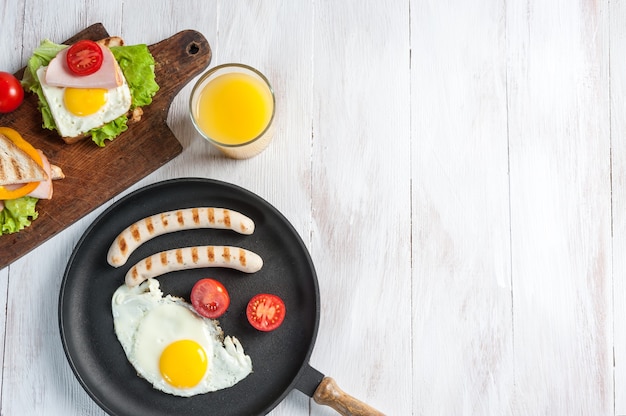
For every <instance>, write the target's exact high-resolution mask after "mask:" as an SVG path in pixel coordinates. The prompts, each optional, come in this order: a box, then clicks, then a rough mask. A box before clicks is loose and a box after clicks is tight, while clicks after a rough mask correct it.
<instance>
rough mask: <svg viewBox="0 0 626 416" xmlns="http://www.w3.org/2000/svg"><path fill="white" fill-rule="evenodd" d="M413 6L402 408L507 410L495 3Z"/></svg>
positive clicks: (506, 282) (505, 237)
mask: <svg viewBox="0 0 626 416" xmlns="http://www.w3.org/2000/svg"><path fill="white" fill-rule="evenodd" d="M414 6H415V7H412V8H411V12H412V17H413V18H412V19H411V21H412V22H413V23H412V27H415V28H419V29H418V30H415V31H412V32H411V34H412V36H411V40H412V42H411V46H412V48H411V49H412V53H411V57H412V59H411V68H412V71H411V75H412V77H411V104H412V105H411V114H412V118H411V120H412V123H411V136H412V138H413V146H412V156H413V159H412V165H413V171H412V201H413V205H412V206H413V215H412V218H413V221H412V224H413V246H412V252H413V272H412V276H413V278H412V281H413V285H412V288H413V326H412V328H413V332H412V334H413V339H414V344H413V360H414V361H413V368H414V370H413V380H414V391H415V394H414V395H413V411H414V414H442V415H443V414H449V415H452V414H467V415H470V414H472V415H474V414H476V415H496V414H497V415H506V414H509V413H510V412H511V410H512V406H513V397H514V396H513V387H514V383H515V379H514V362H513V360H514V351H513V327H512V316H511V308H512V287H511V273H510V270H511V263H510V262H511V260H510V258H511V250H510V218H509V203H508V201H509V177H508V169H509V166H508V140H507V133H508V132H507V130H508V127H507V66H506V62H507V55H506V44H505V37H504V33H505V31H506V26H505V13H506V9H505V5H504V2H502V1H499V0H495V1H487V2H482V3H481V4H480V6H478V7H477V5H476V4H470V3H467V4H465V3H464V4H463V5H461V4H460V3H458V2H457V3H455V2H415V4H414ZM444 397H445V398H446V399H445V400H442V398H444Z"/></svg>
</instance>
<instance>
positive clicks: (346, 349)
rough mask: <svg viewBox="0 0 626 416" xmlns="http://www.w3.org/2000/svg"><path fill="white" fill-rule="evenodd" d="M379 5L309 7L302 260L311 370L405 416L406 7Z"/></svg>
mask: <svg viewBox="0 0 626 416" xmlns="http://www.w3.org/2000/svg"><path fill="white" fill-rule="evenodd" d="M379 4H380V3H379V2H377V1H362V0H351V1H343V2H335V1H317V2H315V10H314V13H315V21H314V22H315V23H314V43H315V46H314V49H313V67H314V79H313V91H312V94H313V97H314V103H313V104H314V108H313V117H314V118H313V158H312V169H313V172H312V173H313V178H312V184H311V186H312V215H313V230H312V255H313V257H314V259H315V260H316V261H317V262H316V267H317V272H318V275H319V280H320V292H321V299H322V313H321V320H320V336H319V338H320V340H319V341H318V343H317V345H316V349H315V350H314V353H313V357H312V364H313V365H314V366H316V367H318V369H319V370H320V371H322V372H324V373H325V374H326V375H329V376H332V377H334V378H335V379H336V381H337V382H338V384H339V385H340V386H342V388H343V389H344V390H345V391H346V392H349V393H351V394H352V395H354V396H356V397H358V398H361V399H362V400H364V401H366V402H368V403H369V404H371V405H372V406H374V407H376V408H380V410H381V411H384V412H387V413H388V414H390V415H405V414H410V413H411V401H410V400H407V399H405V398H409V397H410V396H411V394H412V391H414V390H413V386H412V384H411V367H410V361H411V337H410V336H409V334H410V331H411V327H410V320H409V319H408V318H409V317H410V316H411V299H410V296H409V294H410V291H411V278H410V266H411V263H410V256H411V251H410V244H411V240H410V237H411V234H410V227H411V215H410V212H411V200H410V191H411V189H410V174H411V165H410V146H411V140H410V135H409V132H410V123H409V121H410V120H409V106H410V90H409V88H408V87H409V80H410V79H409V30H408V26H407V24H406V23H407V22H408V19H409V9H408V4H406V3H399V2H395V3H393V4H389V3H387V4H386V5H385V7H383V8H381V7H379ZM399 22H405V24H399ZM391 362H393V363H395V364H393V365H391V366H389V365H387V364H386V363H391ZM392 397H393V398H394V399H392V400H389V398H392ZM318 412H319V414H332V412H330V411H327V410H322V409H319V406H317V407H315V408H314V411H313V414H318Z"/></svg>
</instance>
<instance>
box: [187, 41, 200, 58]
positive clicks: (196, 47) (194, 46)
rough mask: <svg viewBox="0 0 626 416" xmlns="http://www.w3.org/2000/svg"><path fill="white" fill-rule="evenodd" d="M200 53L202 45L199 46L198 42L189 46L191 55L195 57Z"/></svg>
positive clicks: (188, 49)
mask: <svg viewBox="0 0 626 416" xmlns="http://www.w3.org/2000/svg"><path fill="white" fill-rule="evenodd" d="M198 52H200V45H198V44H197V43H196V42H191V43H190V44H189V46H187V53H188V54H189V55H195V54H197V53H198Z"/></svg>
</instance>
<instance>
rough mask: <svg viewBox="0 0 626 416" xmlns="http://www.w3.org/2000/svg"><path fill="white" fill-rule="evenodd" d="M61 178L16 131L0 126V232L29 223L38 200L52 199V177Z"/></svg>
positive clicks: (56, 170)
mask: <svg viewBox="0 0 626 416" xmlns="http://www.w3.org/2000/svg"><path fill="white" fill-rule="evenodd" d="M64 177H65V175H64V174H63V171H62V170H61V168H59V167H58V166H55V165H51V164H50V162H49V161H48V159H47V158H46V156H45V155H44V154H43V152H42V151H41V150H38V149H35V148H34V147H33V146H32V145H31V144H30V143H28V142H27V141H26V140H24V139H23V138H22V136H21V135H20V134H19V133H18V132H17V131H15V130H13V129H10V128H8V127H0V235H2V234H11V233H15V232H18V231H20V230H22V229H23V228H24V227H27V226H29V225H30V223H31V221H32V220H34V219H36V218H37V215H38V214H37V211H36V209H35V205H36V203H37V201H38V200H40V199H50V198H52V193H53V192H52V180H54V179H63V178H64Z"/></svg>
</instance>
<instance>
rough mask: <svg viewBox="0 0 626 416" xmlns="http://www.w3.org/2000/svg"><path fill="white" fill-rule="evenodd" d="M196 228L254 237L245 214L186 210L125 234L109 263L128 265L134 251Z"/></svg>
mask: <svg viewBox="0 0 626 416" xmlns="http://www.w3.org/2000/svg"><path fill="white" fill-rule="evenodd" d="M193 228H218V229H228V230H233V231H236V232H238V233H240V234H252V233H253V232H254V222H253V221H252V220H251V219H250V218H248V217H246V216H245V215H243V214H241V213H239V212H237V211H231V210H228V209H225V208H210V207H205V208H185V209H179V210H175V211H168V212H162V213H160V214H156V215H152V216H150V217H146V218H144V219H141V220H139V221H137V222H135V223H134V224H131V225H130V226H129V227H127V228H126V229H125V230H124V231H122V232H121V233H120V234H119V235H118V236H117V237H116V238H115V241H113V244H111V247H110V248H109V252H108V255H107V261H108V262H109V264H110V265H111V266H113V267H119V266H122V265H124V264H125V263H126V261H127V260H128V257H130V255H131V254H132V252H133V251H135V250H136V249H137V247H139V246H140V245H141V244H143V243H145V242H146V241H148V240H150V239H152V238H154V237H157V236H159V235H162V234H166V233H171V232H175V231H181V230H189V229H193Z"/></svg>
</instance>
